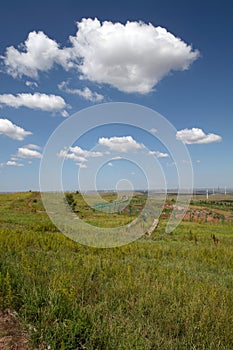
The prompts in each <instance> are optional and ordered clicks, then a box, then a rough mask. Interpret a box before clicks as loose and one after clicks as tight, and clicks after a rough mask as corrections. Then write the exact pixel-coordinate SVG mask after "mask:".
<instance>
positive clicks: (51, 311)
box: [0, 193, 233, 350]
mask: <svg viewBox="0 0 233 350" xmlns="http://www.w3.org/2000/svg"><path fill="white" fill-rule="evenodd" d="M79 200H80V201H81V199H80V198H79V195H76V202H77V203H79V204H80V203H81V202H79ZM195 205H197V203H195ZM202 205H204V204H203V203H202ZM80 208H81V209H80ZM79 210H80V212H79V213H80V214H82V215H83V216H84V217H85V210H86V209H85V208H82V205H79ZM226 210H228V209H226ZM229 210H230V209H229ZM88 215H89V214H88ZM103 215H105V214H103ZM89 216H90V215H89ZM89 219H90V217H89ZM123 219H124V220H128V218H127V217H125V218H124V216H121V220H123ZM165 220H166V219H163V220H161V221H160V224H159V227H158V229H157V230H156V233H154V234H153V235H152V236H151V237H150V238H142V239H141V240H138V241H137V242H134V243H132V244H130V245H127V246H124V247H121V248H114V249H94V248H88V247H84V246H81V245H78V244H77V243H75V242H73V241H71V240H69V239H68V238H66V237H64V236H63V235H62V234H60V233H59V232H57V231H56V228H55V227H54V226H53V225H52V223H51V222H50V220H49V218H48V217H47V215H46V213H45V212H44V209H43V206H42V203H41V201H40V196H39V194H38V193H21V194H20V193H17V194H4V195H0V307H1V309H6V308H10V309H13V310H16V311H17V313H18V315H19V317H20V319H21V321H22V322H23V323H24V325H25V327H26V329H27V330H28V332H29V333H30V338H31V344H32V348H38V347H39V345H43V346H44V347H45V348H48V349H55V350H58V349H67V350H74V349H88V350H92V349H93V350H94V349H95V350H97V349H101V350H102V349H114V350H116V349H119V350H120V349H122V350H123V349H124V350H125V349H142V350H144V349H145V350H147V349H159V350H163V349H164V350H165V349H166V350H167V349H172V350H174V349H185V350H186V349H209V350H213V349H225V350H230V349H232V344H233V328H232V324H233V305H232V297H233V295H232V294H233V292H232V291H233V273H232V272H233V271H232V268H233V226H232V225H230V224H229V225H228V224H227V223H225V224H224V225H222V224H221V223H219V224H209V223H197V222H182V223H181V224H180V225H179V227H178V228H177V229H176V230H175V231H174V232H173V233H172V234H170V235H168V234H165V233H164V232H165V231H164V228H165ZM103 221H104V220H103ZM213 234H214V235H215V236H216V237H217V238H218V239H219V242H218V243H217V244H216V242H214V241H213V239H211V235H213Z"/></svg>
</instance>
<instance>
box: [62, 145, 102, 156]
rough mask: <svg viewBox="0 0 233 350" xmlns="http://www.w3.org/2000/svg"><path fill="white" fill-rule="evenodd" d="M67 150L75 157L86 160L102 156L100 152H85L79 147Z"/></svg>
mask: <svg viewBox="0 0 233 350" xmlns="http://www.w3.org/2000/svg"><path fill="white" fill-rule="evenodd" d="M69 150H70V151H71V152H73V153H74V154H75V155H77V156H81V157H86V158H88V157H102V156H103V153H102V152H94V151H87V150H85V149H82V148H81V147H79V146H75V147H69Z"/></svg>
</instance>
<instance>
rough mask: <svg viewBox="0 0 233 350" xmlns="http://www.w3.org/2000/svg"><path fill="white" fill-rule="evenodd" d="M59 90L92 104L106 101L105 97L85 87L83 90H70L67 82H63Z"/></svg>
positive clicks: (59, 85)
mask: <svg viewBox="0 0 233 350" xmlns="http://www.w3.org/2000/svg"><path fill="white" fill-rule="evenodd" d="M58 88H59V89H60V90H62V91H65V92H67V93H69V94H73V95H78V96H81V97H83V98H84V99H85V100H88V101H91V102H101V101H103V100H104V96H103V95H101V94H98V93H97V92H95V91H92V90H91V89H89V88H88V87H85V88H83V89H70V88H69V87H68V84H67V83H66V82H65V81H62V82H61V83H60V84H58Z"/></svg>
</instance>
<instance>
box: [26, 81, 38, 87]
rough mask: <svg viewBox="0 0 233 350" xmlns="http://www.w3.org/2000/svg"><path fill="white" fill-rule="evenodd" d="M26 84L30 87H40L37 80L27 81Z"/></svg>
mask: <svg viewBox="0 0 233 350" xmlns="http://www.w3.org/2000/svg"><path fill="white" fill-rule="evenodd" d="M25 85H26V86H29V87H38V84H37V83H36V82H35V81H28V80H27V81H25Z"/></svg>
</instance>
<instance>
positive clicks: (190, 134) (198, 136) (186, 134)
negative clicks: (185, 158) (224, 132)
mask: <svg viewBox="0 0 233 350" xmlns="http://www.w3.org/2000/svg"><path fill="white" fill-rule="evenodd" d="M176 139H177V140H179V141H182V142H183V143H185V144H187V145H192V144H206V143H213V142H220V141H221V140H222V138H221V136H219V135H216V134H205V133H204V131H203V130H202V129H199V128H192V129H183V130H180V131H177V133H176Z"/></svg>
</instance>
